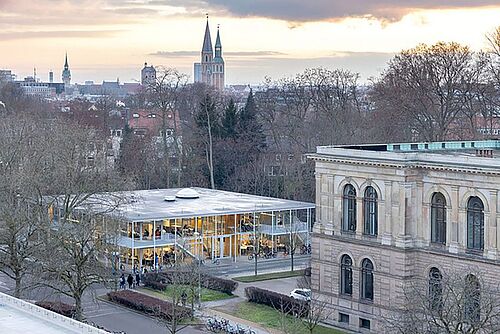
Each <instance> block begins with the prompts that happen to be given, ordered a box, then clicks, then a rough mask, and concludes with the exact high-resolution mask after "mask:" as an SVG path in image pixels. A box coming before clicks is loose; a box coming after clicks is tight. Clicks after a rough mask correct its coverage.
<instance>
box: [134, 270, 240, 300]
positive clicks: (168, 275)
mask: <svg viewBox="0 0 500 334" xmlns="http://www.w3.org/2000/svg"><path fill="white" fill-rule="evenodd" d="M200 279H201V282H200V285H201V286H202V287H203V288H206V289H212V290H216V291H220V292H223V293H227V294H228V295H232V294H233V291H234V290H236V288H237V287H238V282H235V281H233V280H230V279H225V278H220V277H216V276H211V275H208V274H204V273H203V274H200ZM193 283H196V284H198V277H197V276H195V277H193V273H192V272H188V271H181V270H176V271H169V272H163V273H150V274H146V277H145V278H144V285H145V286H147V287H150V288H152V289H155V290H165V288H166V287H167V285H168V284H182V285H190V284H193Z"/></svg>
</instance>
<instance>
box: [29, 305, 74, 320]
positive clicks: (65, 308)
mask: <svg viewBox="0 0 500 334" xmlns="http://www.w3.org/2000/svg"><path fill="white" fill-rule="evenodd" d="M35 305H37V306H40V307H43V308H44V309H47V310H49V311H52V312H56V313H59V314H62V315H64V316H66V317H69V318H73V316H74V315H75V313H76V308H75V306H73V305H69V304H66V303H62V302H49V301H38V302H36V303H35Z"/></svg>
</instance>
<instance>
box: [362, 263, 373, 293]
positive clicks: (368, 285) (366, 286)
mask: <svg viewBox="0 0 500 334" xmlns="http://www.w3.org/2000/svg"><path fill="white" fill-rule="evenodd" d="M361 298H363V299H368V300H373V263H372V261H370V260H369V259H364V260H363V262H362V263H361Z"/></svg>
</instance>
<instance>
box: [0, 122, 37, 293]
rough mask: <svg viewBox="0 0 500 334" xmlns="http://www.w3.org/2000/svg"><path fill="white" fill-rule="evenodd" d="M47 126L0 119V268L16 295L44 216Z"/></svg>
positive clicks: (31, 261)
mask: <svg viewBox="0 0 500 334" xmlns="http://www.w3.org/2000/svg"><path fill="white" fill-rule="evenodd" d="M46 126H47V123H44V122H40V121H38V122H35V120H33V119H30V118H26V117H23V116H20V117H19V116H15V115H12V116H7V117H2V120H1V121H0V271H1V272H3V273H4V274H5V275H7V276H8V277H9V278H11V279H12V280H14V282H15V290H14V295H15V296H16V297H18V298H19V297H20V296H21V293H22V291H23V290H24V289H25V288H26V287H27V284H26V283H25V278H27V277H28V276H29V273H30V272H31V271H32V268H33V266H34V265H35V264H36V263H35V256H34V255H35V254H36V253H37V252H38V251H39V246H40V244H41V241H40V238H39V233H40V231H41V230H42V229H43V224H44V222H45V220H46V218H47V211H46V210H45V209H44V208H43V206H41V203H40V196H39V194H40V189H39V185H38V182H39V178H40V177H42V175H43V166H44V164H45V160H44V155H45V154H46V153H47V150H46V149H47V148H46V147H44V145H45V144H44V142H45V140H44V139H45V138H43V136H44V135H45V134H47V132H46V131H44V130H46V129H47V128H46Z"/></svg>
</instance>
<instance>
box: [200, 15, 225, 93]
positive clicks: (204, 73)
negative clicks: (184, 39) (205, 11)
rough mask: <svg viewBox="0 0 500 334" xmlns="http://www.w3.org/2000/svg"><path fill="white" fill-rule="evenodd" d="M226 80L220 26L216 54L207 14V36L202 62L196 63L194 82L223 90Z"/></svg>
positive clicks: (204, 40) (202, 50)
mask: <svg viewBox="0 0 500 334" xmlns="http://www.w3.org/2000/svg"><path fill="white" fill-rule="evenodd" d="M224 81H225V64H224V58H222V43H221V41H220V33H219V27H217V38H216V40H215V54H214V49H213V48H212V37H211V36H210V27H209V25H208V16H207V25H206V27H205V36H204V37H203V46H202V48H201V62H199V63H194V82H202V83H205V84H207V85H210V86H213V87H215V88H216V89H218V90H223V89H224Z"/></svg>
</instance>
